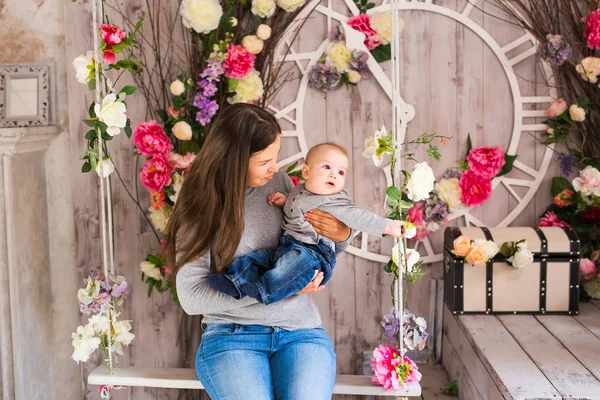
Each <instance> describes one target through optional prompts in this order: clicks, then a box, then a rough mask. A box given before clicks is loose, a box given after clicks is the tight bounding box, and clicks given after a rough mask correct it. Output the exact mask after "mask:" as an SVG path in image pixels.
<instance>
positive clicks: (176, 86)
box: [169, 79, 185, 96]
mask: <svg viewBox="0 0 600 400" xmlns="http://www.w3.org/2000/svg"><path fill="white" fill-rule="evenodd" d="M169 90H170V91H171V94H172V95H173V96H181V95H182V94H183V92H185V85H184V84H183V82H181V81H180V80H179V79H175V80H174V81H173V82H171V85H170V86H169Z"/></svg>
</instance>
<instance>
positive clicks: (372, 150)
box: [362, 126, 387, 167]
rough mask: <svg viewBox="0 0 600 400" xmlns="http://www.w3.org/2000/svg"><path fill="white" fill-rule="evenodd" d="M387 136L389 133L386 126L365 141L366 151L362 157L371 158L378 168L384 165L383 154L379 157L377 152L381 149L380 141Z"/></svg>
mask: <svg viewBox="0 0 600 400" xmlns="http://www.w3.org/2000/svg"><path fill="white" fill-rule="evenodd" d="M386 135H387V131H386V129H385V126H382V127H381V129H380V130H378V131H375V136H373V137H368V138H366V139H365V150H364V151H363V153H362V156H363V157H365V158H371V159H372V160H373V164H375V166H376V167H379V166H380V165H381V164H382V163H383V153H382V154H381V156H379V157H378V156H377V150H378V149H379V139H381V138H382V137H384V136H386Z"/></svg>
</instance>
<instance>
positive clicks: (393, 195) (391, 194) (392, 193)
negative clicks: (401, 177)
mask: <svg viewBox="0 0 600 400" xmlns="http://www.w3.org/2000/svg"><path fill="white" fill-rule="evenodd" d="M385 194H386V195H387V197H388V198H390V199H391V200H396V201H398V200H400V198H401V197H402V193H401V192H400V189H398V188H397V187H395V186H390V187H388V188H387V189H386V190H385Z"/></svg>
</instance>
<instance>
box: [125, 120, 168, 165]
mask: <svg viewBox="0 0 600 400" xmlns="http://www.w3.org/2000/svg"><path fill="white" fill-rule="evenodd" d="M131 139H132V140H133V143H135V145H136V146H137V149H138V152H139V153H140V154H141V155H143V156H144V157H152V156H158V155H166V154H167V153H168V152H170V151H171V149H172V148H173V145H172V144H171V141H170V140H169V138H168V137H167V134H166V133H165V131H163V129H162V127H161V126H160V125H159V124H158V123H157V122H156V121H149V122H142V123H141V124H139V125H138V126H136V128H135V130H134V131H133V136H132V137H131Z"/></svg>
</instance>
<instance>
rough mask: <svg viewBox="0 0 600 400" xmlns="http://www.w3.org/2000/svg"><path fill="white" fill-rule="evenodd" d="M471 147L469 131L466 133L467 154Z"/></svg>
mask: <svg viewBox="0 0 600 400" xmlns="http://www.w3.org/2000/svg"><path fill="white" fill-rule="evenodd" d="M472 148H473V142H471V134H470V133H469V134H468V135H467V156H468V155H469V153H470V152H471V149H472Z"/></svg>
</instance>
